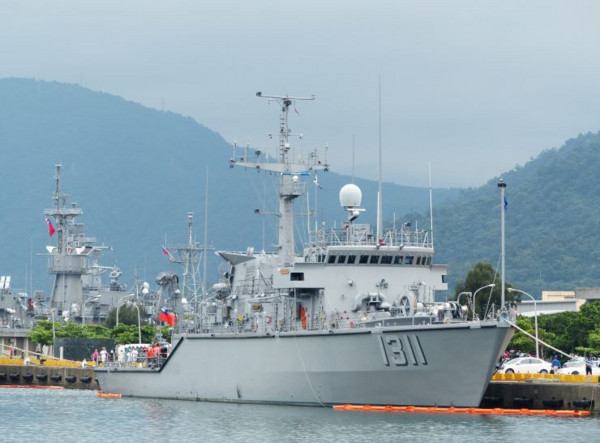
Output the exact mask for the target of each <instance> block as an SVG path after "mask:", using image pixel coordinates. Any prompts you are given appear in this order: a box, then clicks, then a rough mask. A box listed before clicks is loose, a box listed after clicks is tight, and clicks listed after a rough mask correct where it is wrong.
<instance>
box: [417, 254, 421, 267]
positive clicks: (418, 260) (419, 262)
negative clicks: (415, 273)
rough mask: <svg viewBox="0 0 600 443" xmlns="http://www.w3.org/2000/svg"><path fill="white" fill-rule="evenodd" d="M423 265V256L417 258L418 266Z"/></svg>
mask: <svg viewBox="0 0 600 443" xmlns="http://www.w3.org/2000/svg"><path fill="white" fill-rule="evenodd" d="M420 264H421V256H419V257H417V265H420Z"/></svg>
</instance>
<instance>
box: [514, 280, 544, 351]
mask: <svg viewBox="0 0 600 443" xmlns="http://www.w3.org/2000/svg"><path fill="white" fill-rule="evenodd" d="M508 292H517V293H519V294H523V295H526V296H527V297H529V298H531V300H533V315H534V318H535V357H536V358H540V345H539V340H538V323H537V303H536V301H535V298H534V297H533V295H531V294H528V293H527V292H525V291H521V290H520V289H515V288H508Z"/></svg>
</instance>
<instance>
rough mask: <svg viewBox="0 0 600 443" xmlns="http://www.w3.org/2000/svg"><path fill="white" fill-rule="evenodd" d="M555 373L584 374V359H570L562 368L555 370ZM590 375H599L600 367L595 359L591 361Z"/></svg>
mask: <svg viewBox="0 0 600 443" xmlns="http://www.w3.org/2000/svg"><path fill="white" fill-rule="evenodd" d="M556 373H557V374H573V375H578V374H579V375H585V361H584V360H582V359H578V360H570V361H568V362H566V363H565V364H564V365H563V366H562V368H560V369H559V370H558V371H556ZM592 375H600V368H599V367H598V362H597V361H592Z"/></svg>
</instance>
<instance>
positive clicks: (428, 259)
mask: <svg viewBox="0 0 600 443" xmlns="http://www.w3.org/2000/svg"><path fill="white" fill-rule="evenodd" d="M430 265H431V257H427V266H430Z"/></svg>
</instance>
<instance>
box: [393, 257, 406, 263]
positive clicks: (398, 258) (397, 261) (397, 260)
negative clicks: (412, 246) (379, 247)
mask: <svg viewBox="0 0 600 443" xmlns="http://www.w3.org/2000/svg"><path fill="white" fill-rule="evenodd" d="M403 259H404V256H402V255H397V256H395V257H394V264H395V265H401V264H402V260H403Z"/></svg>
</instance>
